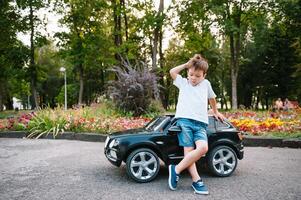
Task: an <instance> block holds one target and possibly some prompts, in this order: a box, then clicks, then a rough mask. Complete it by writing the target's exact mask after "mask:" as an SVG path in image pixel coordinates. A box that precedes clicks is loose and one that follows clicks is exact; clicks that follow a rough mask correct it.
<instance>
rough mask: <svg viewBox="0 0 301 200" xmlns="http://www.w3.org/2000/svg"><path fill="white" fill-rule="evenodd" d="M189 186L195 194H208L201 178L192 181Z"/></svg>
mask: <svg viewBox="0 0 301 200" xmlns="http://www.w3.org/2000/svg"><path fill="white" fill-rule="evenodd" d="M191 186H192V188H193V189H194V193H196V194H209V192H208V188H207V187H206V186H205V185H204V183H203V181H202V179H200V180H198V181H197V182H192V185H191Z"/></svg>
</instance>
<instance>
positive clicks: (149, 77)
mask: <svg viewBox="0 0 301 200" xmlns="http://www.w3.org/2000/svg"><path fill="white" fill-rule="evenodd" d="M122 63H123V64H122V67H118V66H114V67H113V68H112V71H113V72H115V74H116V76H117V78H118V79H117V80H115V81H111V82H110V83H109V87H108V91H107V93H108V95H109V97H110V98H112V100H113V102H114V104H115V106H116V107H117V108H118V109H120V110H122V111H125V112H130V113H133V115H134V116H139V115H142V114H145V113H147V110H148V108H149V106H150V105H151V102H152V99H157V100H158V99H159V89H158V84H157V77H156V75H155V74H154V73H152V72H150V70H149V69H148V66H147V65H146V64H145V63H143V62H140V64H136V65H135V66H132V65H131V64H130V63H129V62H128V61H124V60H123V62H122Z"/></svg>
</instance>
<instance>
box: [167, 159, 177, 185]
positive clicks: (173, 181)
mask: <svg viewBox="0 0 301 200" xmlns="http://www.w3.org/2000/svg"><path fill="white" fill-rule="evenodd" d="M175 168H176V166H175V165H169V166H168V171H169V177H168V185H169V188H170V189H171V190H176V189H177V184H178V181H179V175H178V174H177V173H176V169H175Z"/></svg>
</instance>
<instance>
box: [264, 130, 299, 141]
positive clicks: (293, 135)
mask: <svg viewBox="0 0 301 200" xmlns="http://www.w3.org/2000/svg"><path fill="white" fill-rule="evenodd" d="M262 136H267V137H275V138H298V139H301V131H297V132H292V133H290V132H269V133H264V134H263V135H262Z"/></svg>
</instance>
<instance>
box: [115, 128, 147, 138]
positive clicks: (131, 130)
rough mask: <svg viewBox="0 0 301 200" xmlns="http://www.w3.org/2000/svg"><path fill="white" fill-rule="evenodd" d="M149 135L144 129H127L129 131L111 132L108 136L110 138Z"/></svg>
mask: <svg viewBox="0 0 301 200" xmlns="http://www.w3.org/2000/svg"><path fill="white" fill-rule="evenodd" d="M145 133H149V132H148V131H147V130H146V129H145V128H136V129H129V130H124V131H118V132H113V133H111V134H110V136H113V137H115V136H117V137H118V136H124V135H133V134H145Z"/></svg>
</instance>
